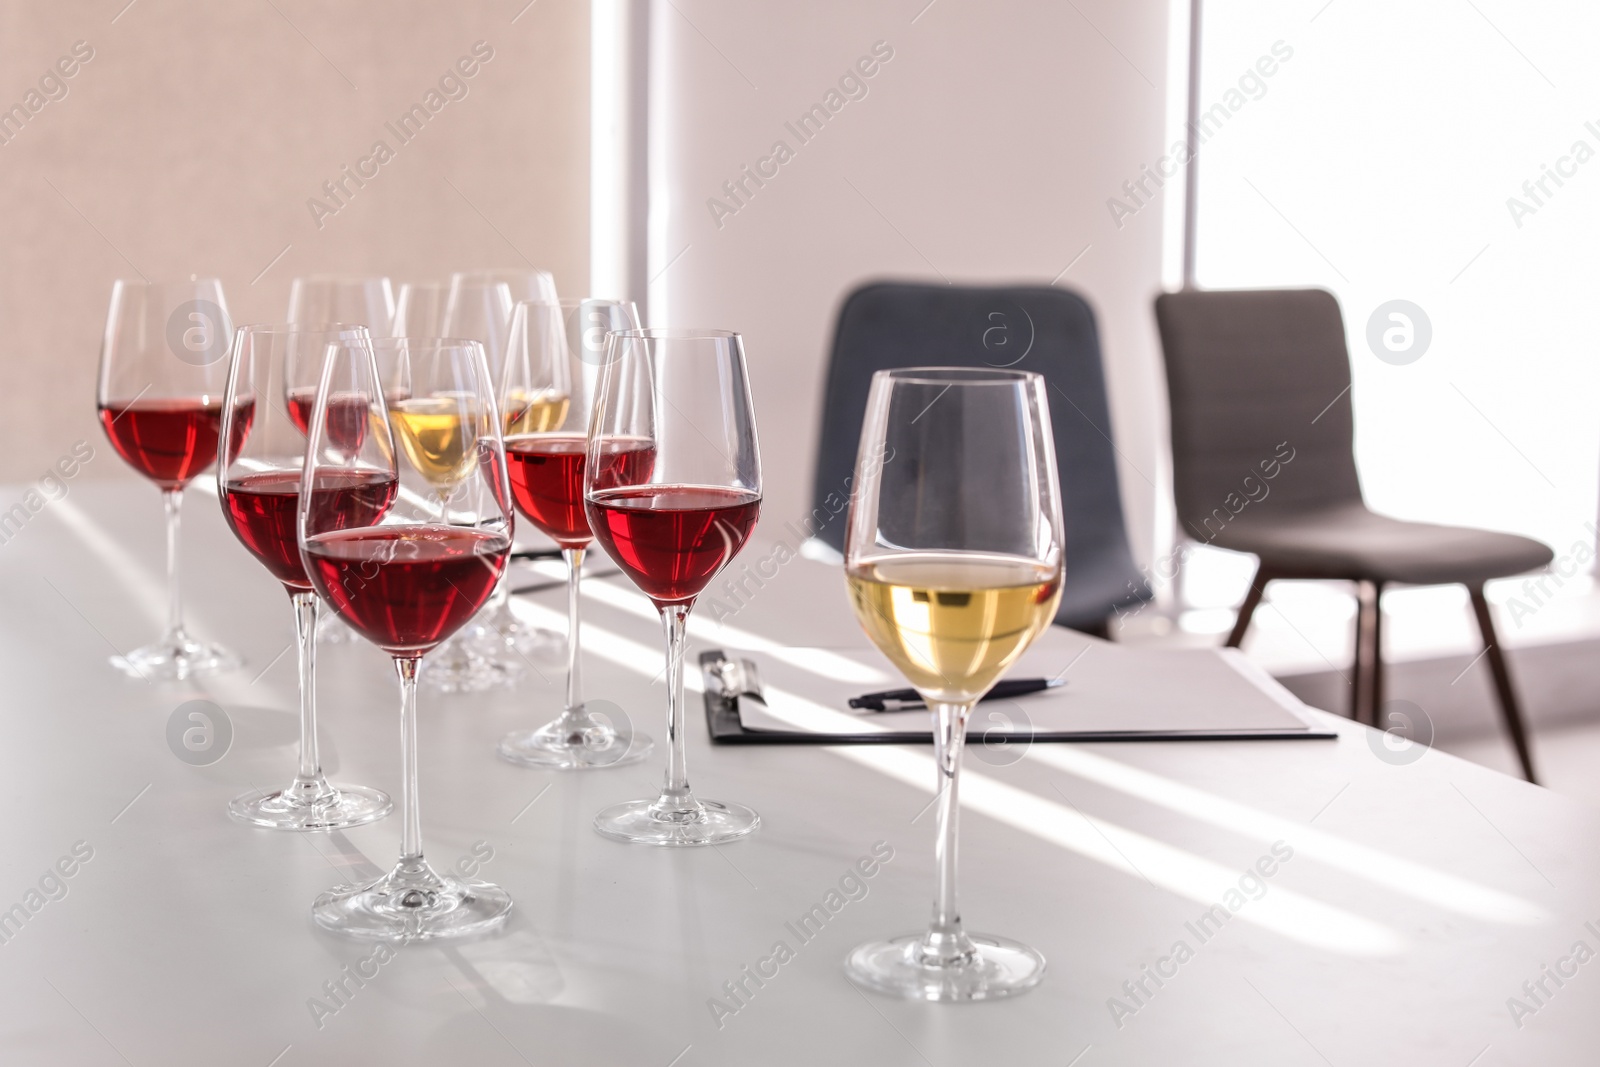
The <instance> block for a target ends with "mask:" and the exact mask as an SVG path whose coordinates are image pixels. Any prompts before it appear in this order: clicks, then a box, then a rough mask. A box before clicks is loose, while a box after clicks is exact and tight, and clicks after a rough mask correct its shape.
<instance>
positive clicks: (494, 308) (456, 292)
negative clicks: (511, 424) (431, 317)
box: [440, 272, 516, 381]
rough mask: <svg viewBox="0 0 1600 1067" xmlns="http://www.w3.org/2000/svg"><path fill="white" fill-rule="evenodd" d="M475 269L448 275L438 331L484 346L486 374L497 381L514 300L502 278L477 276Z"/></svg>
mask: <svg viewBox="0 0 1600 1067" xmlns="http://www.w3.org/2000/svg"><path fill="white" fill-rule="evenodd" d="M476 275H477V272H472V273H470V274H469V273H457V274H452V275H451V276H450V292H449V294H448V295H447V296H446V297H445V305H444V322H443V324H442V325H441V327H440V333H441V335H442V336H445V337H461V338H466V339H469V340H473V341H478V342H480V343H481V344H482V345H483V351H484V355H485V357H486V358H487V359H488V361H489V373H490V374H492V375H494V376H495V380H496V381H498V380H499V375H500V369H501V366H502V364H503V362H504V360H505V358H506V340H507V335H508V334H509V332H510V330H511V309H512V308H513V307H515V306H516V301H515V300H513V299H512V297H511V288H510V286H508V285H507V284H506V283H505V282H503V281H493V280H489V279H487V278H479V277H477V276H476Z"/></svg>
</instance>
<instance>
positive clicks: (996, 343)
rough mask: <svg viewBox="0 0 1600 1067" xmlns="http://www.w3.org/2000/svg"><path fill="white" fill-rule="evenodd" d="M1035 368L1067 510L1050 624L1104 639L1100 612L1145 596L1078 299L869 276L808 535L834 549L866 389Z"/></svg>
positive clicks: (1091, 335) (847, 322)
mask: <svg viewBox="0 0 1600 1067" xmlns="http://www.w3.org/2000/svg"><path fill="white" fill-rule="evenodd" d="M921 366H930V367H986V366H987V367H997V368H1007V369H1013V370H1028V371H1035V372H1037V373H1039V374H1041V375H1043V376H1044V378H1045V380H1046V381H1047V382H1048V383H1049V393H1050V420H1051V424H1052V426H1053V428H1054V430H1055V439H1056V460H1057V466H1058V468H1059V469H1060V474H1061V495H1062V499H1063V502H1064V504H1063V507H1064V510H1065V516H1064V518H1065V523H1066V529H1065V542H1066V544H1065V548H1066V560H1067V569H1066V579H1065V581H1064V583H1063V588H1062V595H1061V608H1060V610H1059V611H1058V612H1057V613H1056V622H1057V623H1059V624H1061V625H1063V626H1070V627H1073V628H1074V629H1078V630H1083V631H1085V632H1088V633H1094V634H1099V635H1101V636H1109V626H1108V624H1109V620H1110V617H1111V615H1112V614H1113V613H1114V612H1123V611H1126V610H1128V609H1129V608H1131V607H1134V606H1136V605H1140V604H1142V603H1143V602H1144V601H1146V600H1148V599H1149V598H1150V595H1151V589H1150V586H1149V583H1148V582H1147V580H1146V578H1145V576H1144V575H1142V574H1141V573H1140V572H1139V570H1138V568H1136V567H1135V566H1134V563H1133V555H1132V553H1131V552H1130V551H1129V549H1128V534H1127V527H1126V526H1125V524H1124V521H1123V515H1122V495H1121V491H1120V490H1119V489H1118V487H1117V470H1116V450H1115V448H1114V447H1113V446H1112V443H1111V416H1110V410H1109V407H1108V405H1107V401H1106V386H1105V376H1104V374H1103V372H1102V370H1101V366H1100V339H1099V334H1098V333H1097V331H1096V330H1095V322H1094V313H1093V312H1092V311H1090V309H1089V305H1088V304H1086V303H1085V302H1084V300H1083V298H1082V297H1080V296H1078V295H1077V294H1076V293H1072V292H1068V291H1066V290H1064V289H1055V288H1051V287H1049V286H996V287H993V288H980V287H970V286H950V285H924V284H915V283H896V282H876V283H871V284H868V285H864V286H862V287H860V288H858V289H856V290H855V291H854V292H852V293H851V294H850V295H849V297H848V298H846V300H845V302H844V306H843V307H841V308H840V310H839V321H838V325H837V328H836V330H835V332H834V340H833V354H832V356H831V358H830V361H829V365H828V383H827V389H826V392H825V394H824V397H823V404H822V433H821V439H820V441H819V443H818V446H817V467H816V478H815V481H814V483H813V492H812V503H813V511H812V514H811V517H810V519H809V520H808V526H809V527H810V528H811V529H812V533H813V536H815V537H816V538H818V539H819V540H821V541H823V542H825V543H827V544H829V545H831V546H832V547H833V548H835V549H840V550H842V548H843V546H844V528H845V521H846V512H845V511H844V510H843V509H842V502H843V500H844V499H846V498H847V497H848V496H849V485H850V482H849V479H850V478H851V476H852V474H853V472H854V470H855V463H856V449H857V447H858V446H859V444H860V441H861V420H862V418H863V417H864V416H865V414H866V409H867V387H868V386H869V385H870V384H871V381H872V375H873V373H874V372H876V371H880V370H888V369H893V368H897V367H921Z"/></svg>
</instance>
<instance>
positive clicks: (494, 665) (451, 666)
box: [419, 634, 522, 693]
mask: <svg viewBox="0 0 1600 1067" xmlns="http://www.w3.org/2000/svg"><path fill="white" fill-rule="evenodd" d="M501 651H502V652H504V651H506V649H505V647H504V646H502V647H501ZM419 677H420V678H421V680H422V684H424V685H426V686H427V687H428V688H429V689H432V690H435V691H437V692H440V693H482V692H486V691H488V690H490V689H513V688H515V687H516V685H517V683H518V682H519V681H521V680H522V665H521V664H520V663H518V662H517V661H516V660H515V659H512V658H510V657H495V658H491V657H488V656H483V655H480V654H479V653H478V652H477V651H476V650H474V649H473V648H471V647H470V646H469V645H468V644H467V643H466V642H465V641H463V640H462V639H461V635H459V634H458V635H457V636H455V637H452V638H451V639H450V640H449V641H446V642H445V643H444V644H442V645H440V646H439V647H438V648H437V649H435V650H434V651H433V652H431V653H429V654H428V656H427V657H426V658H425V659H424V660H423V661H422V670H421V672H420V673H419Z"/></svg>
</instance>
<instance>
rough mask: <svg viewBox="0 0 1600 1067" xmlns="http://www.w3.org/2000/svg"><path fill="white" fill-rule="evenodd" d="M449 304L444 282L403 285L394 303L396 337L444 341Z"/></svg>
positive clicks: (447, 287)
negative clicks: (445, 315) (441, 339)
mask: <svg viewBox="0 0 1600 1067" xmlns="http://www.w3.org/2000/svg"><path fill="white" fill-rule="evenodd" d="M449 302H450V286H449V284H448V283H446V282H405V283H403V284H402V285H401V286H400V294H399V295H398V296H396V297H395V302H394V326H393V328H392V329H390V331H389V332H390V333H391V334H392V335H393V336H395V337H443V336H444V314H445V308H446V307H447V306H448V305H449Z"/></svg>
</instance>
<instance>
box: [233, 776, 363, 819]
mask: <svg viewBox="0 0 1600 1067" xmlns="http://www.w3.org/2000/svg"><path fill="white" fill-rule="evenodd" d="M328 788H329V793H328V794H327V795H325V796H320V797H307V796H305V795H303V794H300V793H297V792H296V791H295V790H294V788H293V787H291V788H289V789H278V790H274V791H273V792H271V793H246V794H245V795H244V796H239V797H234V798H233V800H231V801H229V802H228V814H229V815H231V816H233V817H234V818H235V819H237V820H238V821H240V822H242V823H248V824H249V825H251V826H263V827H266V828H267V829H270V830H344V829H347V828H348V827H351V826H365V825H366V824H367V823H369V822H377V821H378V820H379V819H381V818H383V817H384V816H385V815H387V814H389V812H390V811H391V810H393V808H394V803H393V802H392V801H391V800H390V799H389V794H387V793H384V792H382V791H380V790H377V789H368V788H367V787H366V786H363V785H339V786H329V787H328Z"/></svg>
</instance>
